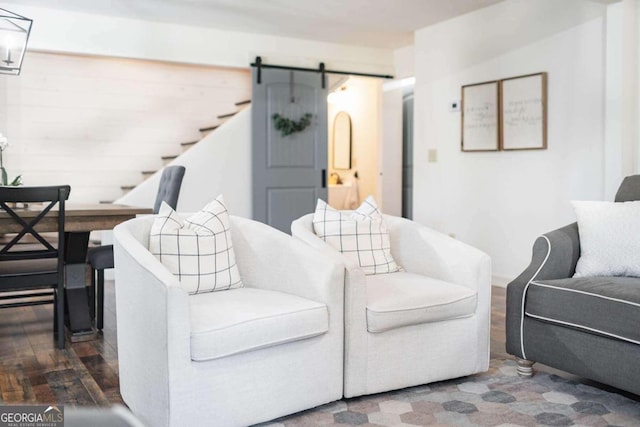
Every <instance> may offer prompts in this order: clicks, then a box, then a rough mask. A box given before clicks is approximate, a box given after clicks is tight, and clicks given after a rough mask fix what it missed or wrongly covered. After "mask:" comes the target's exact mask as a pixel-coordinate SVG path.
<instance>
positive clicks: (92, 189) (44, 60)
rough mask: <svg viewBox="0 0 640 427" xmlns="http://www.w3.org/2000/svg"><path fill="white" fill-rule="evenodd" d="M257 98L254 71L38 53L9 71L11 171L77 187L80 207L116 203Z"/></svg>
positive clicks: (6, 112) (0, 94)
mask: <svg viewBox="0 0 640 427" xmlns="http://www.w3.org/2000/svg"><path fill="white" fill-rule="evenodd" d="M250 94H251V79H250V74H249V72H248V71H247V70H239V69H228V68H217V67H201V66H190V65H180V64H168V63H160V62H150V61H141V60H126V59H116V58H104V57H86V56H71V55H59V54H49V53H34V52H31V53H28V54H27V55H26V57H25V60H24V65H23V71H22V74H21V75H20V76H18V77H15V76H6V75H0V133H2V134H4V135H6V136H7V137H8V138H9V144H10V146H9V148H8V149H7V150H6V151H5V153H4V154H5V156H4V157H5V158H4V162H5V167H6V168H7V170H8V173H9V175H10V177H12V176H15V175H17V174H22V175H23V179H24V183H25V184H26V185H52V184H70V185H71V186H72V190H71V198H70V199H71V200H72V201H74V202H78V203H85V202H86V203H93V202H98V201H100V200H114V199H116V198H118V197H119V196H121V195H122V192H121V190H120V186H122V185H133V184H137V183H139V182H141V181H142V175H141V171H143V170H156V169H158V168H160V167H162V161H161V156H165V155H172V154H178V153H179V152H180V151H181V147H180V143H181V142H187V141H192V140H197V139H200V133H199V131H198V129H199V128H201V127H206V126H211V125H214V124H217V123H218V120H217V119H216V117H217V115H219V114H224V113H229V112H233V111H235V110H236V107H235V105H234V103H235V102H238V101H243V100H245V99H249V98H250V96H251V95H250Z"/></svg>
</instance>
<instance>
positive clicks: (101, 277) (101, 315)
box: [96, 270, 104, 330]
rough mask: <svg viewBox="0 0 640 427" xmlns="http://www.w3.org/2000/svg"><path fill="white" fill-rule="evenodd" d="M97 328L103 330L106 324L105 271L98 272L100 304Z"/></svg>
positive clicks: (98, 306) (98, 305)
mask: <svg viewBox="0 0 640 427" xmlns="http://www.w3.org/2000/svg"><path fill="white" fill-rule="evenodd" d="M96 309H97V320H96V328H97V329H98V330H102V326H103V322H104V270H98V303H97V307H96Z"/></svg>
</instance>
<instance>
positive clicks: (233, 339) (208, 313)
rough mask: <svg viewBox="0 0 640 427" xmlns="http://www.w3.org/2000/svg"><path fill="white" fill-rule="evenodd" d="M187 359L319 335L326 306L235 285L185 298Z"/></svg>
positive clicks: (326, 326)
mask: <svg viewBox="0 0 640 427" xmlns="http://www.w3.org/2000/svg"><path fill="white" fill-rule="evenodd" d="M189 306H190V321H191V359H193V360H196V361H203V360H211V359H219V358H222V357H226V356H230V355H233V354H237V353H243V352H246V351H251V350H258V349H261V348H265V347H270V346H274V345H279V344H284V343H288V342H292V341H298V340H301V339H305V338H309V337H313V336H316V335H321V334H324V333H326V332H327V331H328V330H329V313H328V310H327V306H326V305H324V304H320V303H317V302H315V301H311V300H308V299H304V298H300V297H298V296H295V295H291V294H285V293H282V292H273V291H267V290H262V289H253V288H240V289H231V290H229V291H227V292H213V293H207V294H198V295H193V296H192V297H191V298H189Z"/></svg>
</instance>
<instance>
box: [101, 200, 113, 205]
mask: <svg viewBox="0 0 640 427" xmlns="http://www.w3.org/2000/svg"><path fill="white" fill-rule="evenodd" d="M113 202H114V200H100V201H99V202H98V203H100V204H103V205H108V204H111V203H113Z"/></svg>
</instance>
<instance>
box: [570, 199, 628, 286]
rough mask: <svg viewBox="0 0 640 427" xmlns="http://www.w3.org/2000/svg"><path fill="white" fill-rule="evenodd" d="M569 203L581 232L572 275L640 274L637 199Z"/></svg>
mask: <svg viewBox="0 0 640 427" xmlns="http://www.w3.org/2000/svg"><path fill="white" fill-rule="evenodd" d="M571 203H572V204H573V207H574V209H575V210H576V216H577V217H578V231H579V233H580V259H578V264H577V266H576V272H575V274H574V276H573V277H593V276H636V277H640V238H639V236H640V201H638V202H624V203H620V202H618V203H615V202H577V201H574V202H571Z"/></svg>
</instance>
